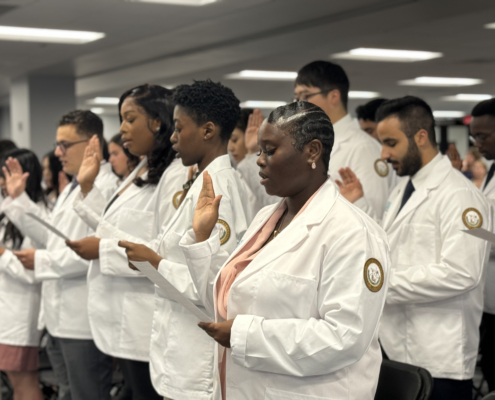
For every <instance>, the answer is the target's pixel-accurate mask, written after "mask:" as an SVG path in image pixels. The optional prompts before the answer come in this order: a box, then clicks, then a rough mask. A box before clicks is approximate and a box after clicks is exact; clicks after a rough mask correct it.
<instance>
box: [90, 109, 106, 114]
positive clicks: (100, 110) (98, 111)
mask: <svg viewBox="0 0 495 400" xmlns="http://www.w3.org/2000/svg"><path fill="white" fill-rule="evenodd" d="M90 111H91V112H92V113H95V114H103V113H104V112H105V109H104V108H102V107H93V108H91V109H90Z"/></svg>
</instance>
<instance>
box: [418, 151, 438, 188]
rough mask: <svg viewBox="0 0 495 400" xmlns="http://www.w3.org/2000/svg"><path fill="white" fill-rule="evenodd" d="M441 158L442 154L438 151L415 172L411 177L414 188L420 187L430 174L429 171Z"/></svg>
mask: <svg viewBox="0 0 495 400" xmlns="http://www.w3.org/2000/svg"><path fill="white" fill-rule="evenodd" d="M441 160H442V154H441V153H438V154H437V155H436V156H435V157H433V159H432V160H431V161H430V162H429V163H428V164H426V165H425V166H424V167H423V168H421V169H420V170H419V171H418V172H416V173H415V174H414V175H413V176H412V177H411V181H412V183H413V186H414V188H415V189H416V190H418V189H419V188H421V186H422V185H423V184H424V183H425V182H426V180H427V179H428V176H430V174H431V171H433V169H434V168H435V165H437V163H438V162H440V161H441Z"/></svg>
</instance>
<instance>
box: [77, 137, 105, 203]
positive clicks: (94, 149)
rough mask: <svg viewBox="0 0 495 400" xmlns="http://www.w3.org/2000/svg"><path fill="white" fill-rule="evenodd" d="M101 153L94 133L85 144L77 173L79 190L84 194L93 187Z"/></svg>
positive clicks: (98, 170) (98, 169)
mask: <svg viewBox="0 0 495 400" xmlns="http://www.w3.org/2000/svg"><path fill="white" fill-rule="evenodd" d="M102 158H103V157H102V154H101V150H100V141H99V140H98V137H97V136H96V135H94V136H93V137H92V138H91V139H90V140H89V143H88V145H87V146H86V150H85V151H84V158H83V161H82V164H81V167H80V168H79V172H78V173H77V180H78V182H79V185H81V192H82V193H83V194H84V195H86V194H88V193H89V192H90V191H91V189H93V183H94V181H95V179H96V176H97V175H98V173H99V172H100V163H101V160H102Z"/></svg>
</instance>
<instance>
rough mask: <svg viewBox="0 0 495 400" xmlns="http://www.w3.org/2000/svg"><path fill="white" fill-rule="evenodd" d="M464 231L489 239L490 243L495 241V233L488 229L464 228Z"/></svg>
mask: <svg viewBox="0 0 495 400" xmlns="http://www.w3.org/2000/svg"><path fill="white" fill-rule="evenodd" d="M463 232H466V233H469V234H470V235H473V236H476V237H477V238H480V239H484V240H487V241H489V242H490V243H495V234H493V233H492V232H490V231H487V230H486V229H483V228H478V229H464V230H463Z"/></svg>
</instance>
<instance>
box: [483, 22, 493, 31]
mask: <svg viewBox="0 0 495 400" xmlns="http://www.w3.org/2000/svg"><path fill="white" fill-rule="evenodd" d="M485 28H486V29H495V22H492V23H491V24H486V25H485Z"/></svg>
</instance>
